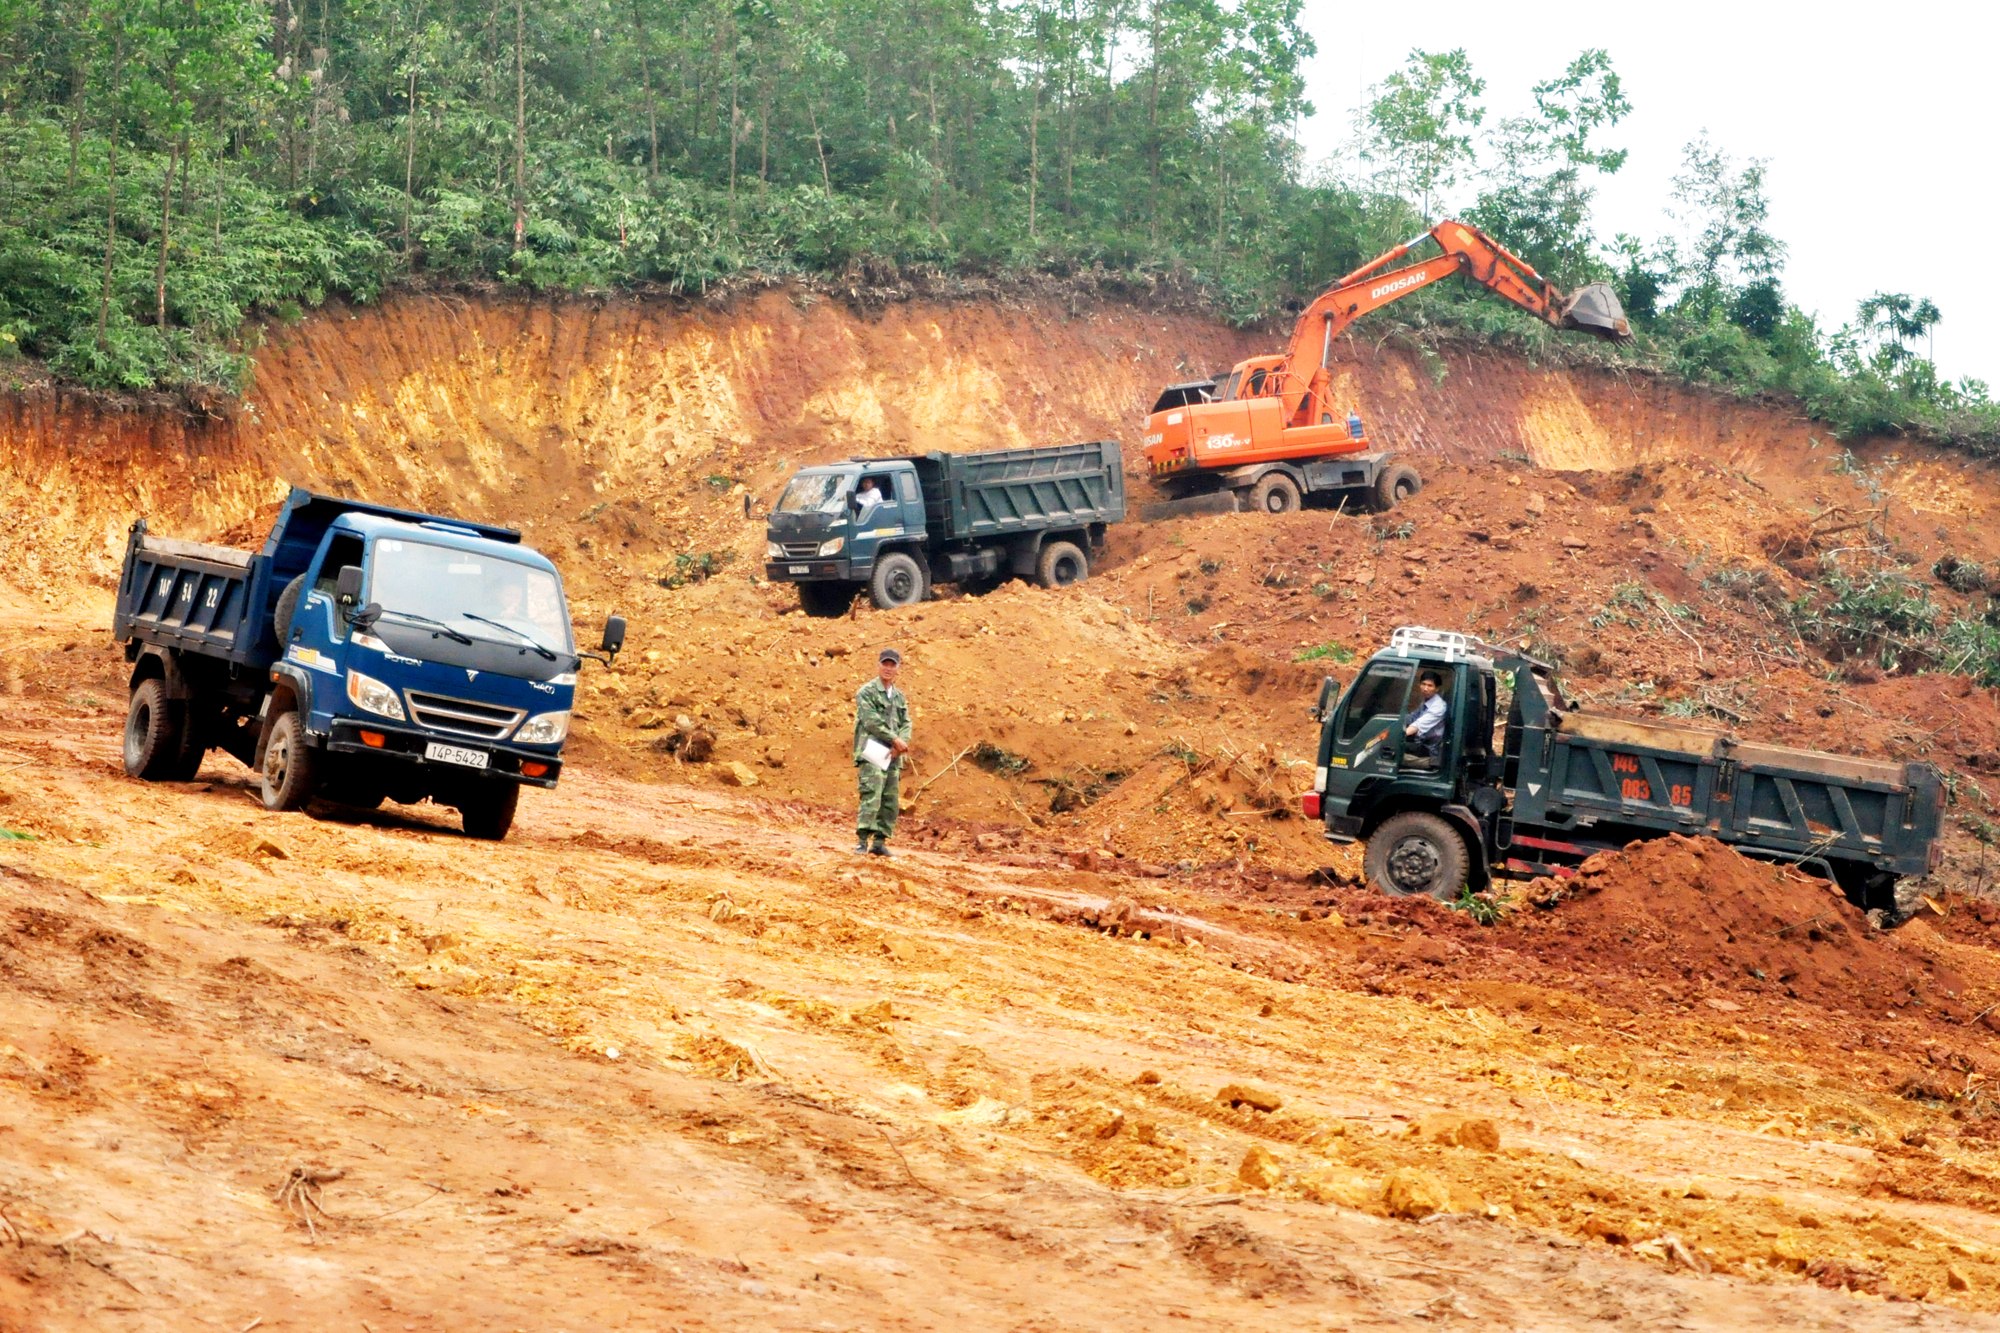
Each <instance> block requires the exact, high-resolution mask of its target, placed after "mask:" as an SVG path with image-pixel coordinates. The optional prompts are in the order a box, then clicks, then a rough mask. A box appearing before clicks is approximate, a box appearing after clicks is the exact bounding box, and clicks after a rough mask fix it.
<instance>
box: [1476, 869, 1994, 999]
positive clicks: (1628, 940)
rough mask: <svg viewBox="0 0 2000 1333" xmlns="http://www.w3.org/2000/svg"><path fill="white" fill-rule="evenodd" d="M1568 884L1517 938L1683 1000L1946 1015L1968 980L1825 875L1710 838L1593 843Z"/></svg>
mask: <svg viewBox="0 0 2000 1333" xmlns="http://www.w3.org/2000/svg"><path fill="white" fill-rule="evenodd" d="M1563 889H1564V891H1563V892H1561V893H1560V894H1549V895H1547V899H1548V900H1549V901H1550V902H1551V904H1552V905H1551V906H1550V907H1549V908H1548V909H1547V910H1531V911H1529V912H1528V913H1524V914H1522V915H1521V916H1519V917H1517V918H1515V925H1514V927H1513V931H1514V932H1515V933H1518V934H1519V935H1520V936H1521V937H1522V938H1521V940H1520V941H1519V942H1518V943H1517V944H1516V947H1517V948H1520V949H1521V950H1522V951H1523V952H1524V953H1531V954H1532V955H1533V956H1535V957H1537V958H1538V959H1540V960H1542V961H1543V962H1545V963H1553V964H1558V965H1563V966H1567V967H1570V968H1573V969H1574V970H1575V971H1578V972H1601V973H1605V974H1617V975H1622V976H1628V977H1635V978H1643V979H1645V980H1646V981H1648V982H1651V983H1653V984H1654V985H1656V986H1663V987H1664V989H1666V990H1667V991H1668V992H1669V993H1670V994H1671V993H1674V992H1676V991H1679V992H1682V994H1681V995H1680V997H1679V998H1682V999H1684V1000H1686V999H1693V998H1697V997H1706V994H1707V993H1708V992H1711V991H1714V990H1718V989H1726V990H1738V991H1746V992H1750V993H1754V994H1768V995H1772V996H1779V995H1782V996H1788V997H1790V998H1793V999H1799V1000H1806V1001H1809V1002H1812V1003H1815V1004H1819V1005H1824V1006H1826V1007H1827V1008H1830V1009H1845V1010H1848V1011H1850V1012H1856V1013H1870V1014H1874V1013H1880V1012H1886V1011H1890V1010H1895V1009H1898V1008H1907V1007H1910V1006H1912V1005H1917V1004H1922V1005H1927V1006H1934V1007H1935V1008H1936V1009H1937V1010H1938V1011H1940V1012H1942V1013H1944V1014H1946V1015H1947V1016H1949V1015H1952V1014H1953V1013H1955V1011H1956V1010H1957V1009H1958V1008H1960V1007H1961V1005H1960V997H1961V996H1962V995H1963V993H1964V992H1965V990H1966V987H1967V982H1966V979H1965V978H1964V977H1962V976H1961V975H1959V974H1958V973H1957V972H1955V971H1954V970H1952V969H1951V968H1950V967H1948V966H1947V965H1946V964H1945V963H1944V962H1943V961H1942V960H1940V959H1939V958H1937V957H1935V956H1934V954H1933V951H1931V950H1929V949H1927V948H1924V947H1922V945H1921V944H1920V943H1918V942H1917V941H1914V940H1912V941H1903V940H1900V939H1899V938H1898V937H1897V936H1896V934H1895V933H1893V932H1883V931H1878V930H1876V929H1874V928H1873V927H1871V926H1870V925H1869V924H1868V921H1867V919H1866V918H1865V917H1864V916H1863V915H1862V914H1861V912H1860V911H1858V910H1857V909H1856V908H1855V907H1854V906H1853V905H1852V904H1850V903H1849V902H1848V901H1847V900H1846V899H1845V898H1844V897H1842V896H1841V894H1840V893H1839V891H1838V890H1837V889H1835V888H1834V887H1833V886H1832V885H1830V884H1827V883H1826V882H1825V881H1822V880H1818V879H1814V878H1812V877H1810V876H1807V875H1805V874H1802V873H1800V872H1798V871H1796V870H1791V869H1789V868H1786V867H1783V866H1774V865H1769V864H1766V863H1763V862H1758V861H1752V860H1750V859H1748V858H1746V857H1744V856H1742V855H1740V854H1738V853H1737V852H1736V851H1735V850H1733V849H1732V848H1729V847H1726V846H1724V845H1723V844H1721V843H1719V842H1716V841H1715V840H1714V839H1712V838H1686V837H1682V836H1680V835H1678V834H1674V835H1670V836H1668V837H1665V838H1660V839H1655V840H1652V841H1648V842H1640V843H1634V844H1632V845H1631V846H1629V847H1627V848H1626V849H1625V850H1624V851H1622V852H1602V853H1599V854H1598V855H1596V856H1593V857H1591V858H1590V859H1589V860H1588V861H1585V862H1584V863H1583V865H1582V867H1581V868H1580V869H1579V870H1578V872H1577V875H1576V877H1575V878H1574V879H1573V880H1571V881H1569V883H1568V884H1567V885H1564V886H1563ZM1933 938H1934V937H1933ZM1724 1003H1727V1001H1725V1002H1724Z"/></svg>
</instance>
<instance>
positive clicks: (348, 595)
mask: <svg viewBox="0 0 2000 1333" xmlns="http://www.w3.org/2000/svg"><path fill="white" fill-rule="evenodd" d="M333 595H334V597H335V598H336V599H337V600H338V601H339V602H340V604H341V605H342V606H353V605H354V604H355V603H356V602H358V601H360V600H361V566H359V565H342V566H341V567H340V573H339V574H338V575H336V576H335V578H334V584H333Z"/></svg>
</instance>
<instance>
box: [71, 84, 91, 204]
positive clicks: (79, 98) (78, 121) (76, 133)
mask: <svg viewBox="0 0 2000 1333" xmlns="http://www.w3.org/2000/svg"><path fill="white" fill-rule="evenodd" d="M89 85H90V63H89V62H88V61H85V62H84V65H83V68H82V69H80V70H78V71H77V75H76V90H75V91H74V92H73V93H72V94H71V95H70V101H69V192H70V193H71V194H75V193H76V156H77V152H78V150H79V149H81V148H82V147H83V95H84V90H85V89H86V88H88V87H89Z"/></svg>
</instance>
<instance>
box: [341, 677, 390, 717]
mask: <svg viewBox="0 0 2000 1333" xmlns="http://www.w3.org/2000/svg"><path fill="white" fill-rule="evenodd" d="M347 701H348V702H349V703H351V704H353V705H354V706H355V707H356V708H360V709H365V710H366V711H368V712H370V713H376V714H379V715H380V716H382V717H389V718H394V719H395V720H396V721H398V722H401V721H403V701H402V700H400V699H398V698H397V697H396V692H395V691H394V690H392V689H390V688H389V687H388V686H387V685H384V684H383V683H382V682H381V681H379V680H377V679H375V677H373V676H364V675H362V674H361V673H360V672H359V671H350V672H348V673H347Z"/></svg>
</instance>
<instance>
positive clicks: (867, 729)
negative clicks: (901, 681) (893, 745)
mask: <svg viewBox="0 0 2000 1333" xmlns="http://www.w3.org/2000/svg"><path fill="white" fill-rule="evenodd" d="M908 739H910V701H909V700H907V699H905V698H904V697H903V692H902V691H901V690H899V689H897V688H896V687H895V686H893V685H884V684H883V683H882V678H881V677H880V676H877V677H875V678H874V679H873V680H870V681H869V682H868V683H867V684H866V685H863V686H862V687H861V688H860V689H859V690H857V691H856V692H855V695H854V762H855V763H857V764H858V763H860V762H861V747H862V746H863V745H865V744H867V743H868V742H869V741H880V742H882V744H884V745H888V744H889V742H891V741H907V740H908ZM900 762H901V759H900V758H897V759H892V760H890V763H891V765H892V766H893V765H894V764H897V763H900Z"/></svg>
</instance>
